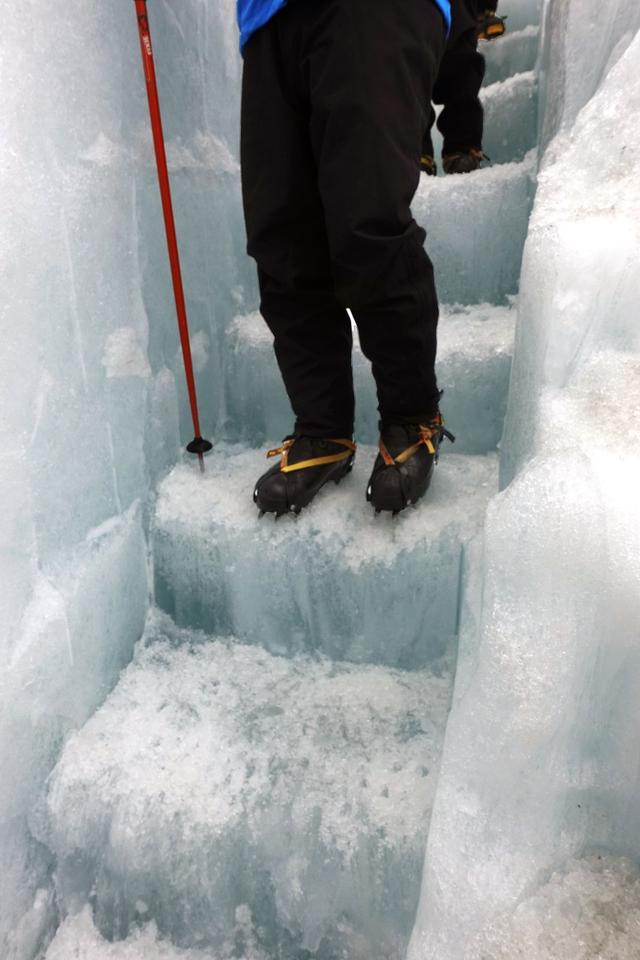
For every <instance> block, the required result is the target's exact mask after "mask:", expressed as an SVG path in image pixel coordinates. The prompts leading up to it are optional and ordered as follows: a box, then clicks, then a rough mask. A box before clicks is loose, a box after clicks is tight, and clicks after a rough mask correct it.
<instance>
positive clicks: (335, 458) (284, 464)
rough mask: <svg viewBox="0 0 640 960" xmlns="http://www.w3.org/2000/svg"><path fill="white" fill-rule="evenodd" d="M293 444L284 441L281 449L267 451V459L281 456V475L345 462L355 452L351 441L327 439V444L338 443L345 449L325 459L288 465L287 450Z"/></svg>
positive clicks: (317, 458)
mask: <svg viewBox="0 0 640 960" xmlns="http://www.w3.org/2000/svg"><path fill="white" fill-rule="evenodd" d="M294 443H295V439H294V440H285V441H284V443H283V444H282V446H281V447H275V449H273V450H268V451H267V457H278V456H282V460H281V461H280V470H281V472H282V473H292V472H293V471H294V470H306V469H307V468H308V467H323V466H325V465H326V464H328V463H339V462H340V460H347V459H348V458H349V457H350V456H351V454H352V453H355V452H356V445H355V443H354V442H353V441H352V440H346V439H340V440H334V439H333V437H331V438H328V440H327V443H338V444H340V446H342V447H346V449H345V450H344V452H343V453H332V454H329V455H328V456H326V457H314V458H313V459H312V460H300V461H299V463H289V450H290V449H291V447H292V446H293V444H294Z"/></svg>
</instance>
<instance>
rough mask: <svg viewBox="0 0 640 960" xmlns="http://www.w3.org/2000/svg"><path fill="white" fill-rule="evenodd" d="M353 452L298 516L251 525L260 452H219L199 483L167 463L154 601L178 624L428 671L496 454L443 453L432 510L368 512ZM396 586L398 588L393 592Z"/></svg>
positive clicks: (366, 467) (451, 620)
mask: <svg viewBox="0 0 640 960" xmlns="http://www.w3.org/2000/svg"><path fill="white" fill-rule="evenodd" d="M374 459H375V452H374V450H372V449H371V448H366V447H361V448H360V450H359V452H358V454H357V457H356V466H355V469H354V471H353V473H352V474H351V476H350V477H349V478H348V480H345V481H344V483H342V484H341V486H340V487H339V488H338V489H337V490H332V491H331V496H330V497H329V496H326V497H325V496H320V497H319V498H318V500H317V502H314V504H313V505H312V506H311V507H309V508H308V509H307V510H305V511H304V512H303V513H302V514H301V515H300V517H299V518H295V519H294V518H293V517H287V518H284V519H282V520H280V521H279V522H278V523H277V524H276V523H274V521H273V519H272V518H270V517H265V518H264V520H263V521H262V522H261V523H259V522H258V520H257V518H256V509H255V507H254V505H253V503H252V500H251V494H252V492H253V484H254V482H255V479H256V477H257V476H259V474H260V472H261V471H263V470H264V469H265V466H264V464H265V460H264V455H263V454H261V452H260V451H253V450H251V451H246V450H243V451H241V452H234V450H233V449H227V450H225V449H224V448H222V447H218V451H217V458H216V459H215V460H213V459H212V460H210V462H209V467H208V470H207V474H206V476H205V477H204V478H201V477H200V476H199V474H198V473H197V470H196V469H194V468H193V467H192V466H190V465H181V466H178V467H176V468H175V469H174V470H173V471H172V472H171V473H170V474H169V476H168V477H167V478H166V479H165V480H164V481H163V483H162V484H161V486H160V489H159V497H158V504H157V509H156V516H155V527H154V535H153V542H154V556H155V570H156V597H157V601H158V603H159V604H160V605H161V606H162V607H163V609H165V610H167V611H168V612H169V613H171V615H172V616H173V617H174V618H175V619H176V621H177V622H178V623H179V624H181V625H185V626H193V627H197V628H199V629H203V630H206V631H208V632H210V633H222V634H226V633H231V634H234V635H235V636H239V637H241V638H242V639H243V640H245V641H247V642H252V643H262V644H264V645H265V646H266V647H267V648H268V649H269V650H271V651H272V652H274V653H280V654H291V653H295V652H298V651H302V650H314V651H319V652H322V653H324V654H326V655H329V656H332V657H334V658H336V659H339V660H343V659H347V660H354V661H366V662H375V663H386V664H390V665H394V666H402V667H417V666H424V665H425V664H426V663H428V662H429V661H431V660H434V659H437V658H438V657H440V656H442V655H443V654H444V653H445V652H446V650H447V649H448V648H449V646H450V644H451V642H453V640H454V638H455V634H456V629H457V619H458V585H459V580H460V569H461V563H462V559H463V553H464V544H465V542H466V541H467V540H468V539H470V538H471V537H472V536H473V533H474V531H475V530H477V529H478V528H479V526H480V525H481V524H482V520H483V517H484V511H485V508H486V503H487V500H488V498H489V497H490V496H491V495H492V494H493V493H494V492H495V489H496V488H495V466H496V464H495V458H494V457H492V456H487V457H467V456H461V455H459V454H449V453H443V456H442V462H441V464H440V466H439V467H438V468H437V470H436V473H435V477H434V480H433V483H432V488H431V495H430V502H431V509H429V510H421V509H417V510H415V511H413V510H411V511H408V512H407V513H406V514H405V515H403V516H401V517H399V518H397V519H396V520H395V521H394V520H392V518H391V517H390V516H380V517H377V518H376V517H375V516H374V515H373V512H372V510H371V507H370V506H369V504H367V503H366V501H365V495H364V493H365V486H366V482H367V478H368V476H369V473H370V471H371V465H372V464H373V461H374ZM400 584H401V585H402V586H401V587H400Z"/></svg>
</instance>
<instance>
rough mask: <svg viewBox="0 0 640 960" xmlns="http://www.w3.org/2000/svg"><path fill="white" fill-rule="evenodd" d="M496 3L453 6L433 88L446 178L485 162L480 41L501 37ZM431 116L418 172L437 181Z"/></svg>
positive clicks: (459, 1) (482, 0) (478, 0)
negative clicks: (440, 105)
mask: <svg viewBox="0 0 640 960" xmlns="http://www.w3.org/2000/svg"><path fill="white" fill-rule="evenodd" d="M497 6H498V5H497V3H495V2H494V3H488V2H487V0H451V31H450V33H449V39H448V41H447V47H446V50H445V53H444V57H443V58H442V63H441V64H440V70H439V71H438V76H437V79H436V82H435V84H434V87H433V94H432V100H433V102H434V103H437V104H442V111H441V113H440V116H439V117H438V130H439V131H440V133H441V134H442V137H443V144H442V166H443V169H444V172H445V173H470V172H471V171H473V170H477V169H478V167H479V166H480V164H481V163H482V161H483V160H486V159H487V158H486V157H485V155H484V153H483V152H482V132H483V111H482V104H481V102H480V97H479V93H480V87H481V86H482V81H483V79H484V67H485V64H484V57H483V56H482V54H481V53H480V52H479V51H478V40H495V39H496V38H497V37H500V36H502V35H503V33H504V31H505V23H504V18H503V17H499V16H497V14H496V9H497ZM430 111H431V116H430V120H429V125H428V128H427V131H426V133H425V135H424V140H423V144H422V155H421V157H420V167H421V169H422V171H423V173H426V174H429V175H430V176H436V174H437V172H438V167H437V164H436V161H435V157H434V150H433V141H432V139H431V128H432V127H433V124H434V122H435V119H436V113H435V110H434V109H433V107H432V106H430Z"/></svg>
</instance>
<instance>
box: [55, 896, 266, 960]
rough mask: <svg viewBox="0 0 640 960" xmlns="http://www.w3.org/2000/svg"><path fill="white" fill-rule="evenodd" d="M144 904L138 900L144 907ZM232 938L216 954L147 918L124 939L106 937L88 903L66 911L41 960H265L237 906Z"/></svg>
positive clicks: (247, 919)
mask: <svg viewBox="0 0 640 960" xmlns="http://www.w3.org/2000/svg"><path fill="white" fill-rule="evenodd" d="M145 906H146V905H145V904H143V903H142V902H141V903H140V908H141V909H142V911H143V915H144V912H145V910H144V908H145ZM235 919H236V923H235V928H234V931H233V939H232V941H230V942H229V943H227V944H224V945H223V947H222V949H220V950H219V951H216V953H215V954H213V953H212V952H211V950H209V949H207V950H199V949H197V948H195V949H188V948H187V949H182V948H180V947H176V946H174V945H173V944H172V943H171V941H169V940H166V939H163V938H162V937H160V936H159V935H158V927H157V924H156V923H155V922H154V921H153V920H150V921H149V922H148V923H146V924H143V925H142V926H139V927H136V929H135V930H133V931H132V933H131V934H130V935H129V936H128V937H127V938H126V939H125V940H116V941H114V942H112V941H110V940H107V939H105V938H104V937H103V936H102V935H101V934H100V932H99V931H98V930H97V929H96V926H95V924H94V921H93V915H92V912H91V907H89V906H88V905H87V906H85V907H83V908H82V909H81V910H79V911H78V912H77V913H75V914H72V915H69V916H68V917H67V918H66V919H65V920H64V921H63V923H62V924H61V925H60V927H59V929H58V931H57V933H56V935H55V937H54V939H53V941H52V943H51V944H50V945H49V948H48V950H47V953H46V955H45V958H44V960H70V958H71V957H73V958H75V960H267V956H266V954H265V953H264V952H263V951H262V950H261V949H260V948H259V947H257V946H256V944H255V936H254V933H253V927H252V924H251V915H250V912H249V911H248V909H247V908H246V907H238V909H237V911H236V918H235Z"/></svg>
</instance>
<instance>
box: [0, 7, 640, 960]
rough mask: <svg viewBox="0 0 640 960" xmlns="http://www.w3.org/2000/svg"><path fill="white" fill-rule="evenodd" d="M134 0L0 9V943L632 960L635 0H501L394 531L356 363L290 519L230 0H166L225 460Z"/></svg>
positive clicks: (120, 953)
mask: <svg viewBox="0 0 640 960" xmlns="http://www.w3.org/2000/svg"><path fill="white" fill-rule="evenodd" d="M131 7H132V4H131V3H130V0H114V2H113V3H110V4H106V5H105V4H97V3H95V2H93V0H91V2H89V3H88V4H87V2H86V0H82V2H81V0H68V2H67V3H65V4H64V5H50V6H49V7H48V8H47V9H46V11H45V10H44V8H43V6H42V4H41V3H40V2H39V0H25V2H23V3H21V4H20V5H15V4H9V3H8V0H6V2H5V0H0V8H1V10H2V20H1V22H2V31H1V34H0V45H1V46H2V51H1V53H2V55H1V56H0V72H1V76H2V80H3V101H2V106H1V107H0V133H1V134H2V136H0V170H1V171H2V199H1V200H0V207H1V208H2V214H3V216H2V223H3V226H4V229H3V231H2V234H3V235H2V240H1V244H2V247H1V249H2V257H0V270H1V277H2V291H3V296H2V303H1V304H0V310H1V311H2V323H3V326H2V329H3V343H2V351H1V352H0V357H1V360H0V362H1V364H2V370H1V371H0V374H1V375H0V411H1V415H0V441H1V444H0V449H1V450H2V453H1V455H0V493H1V496H2V506H3V509H2V511H0V583H1V588H0V616H1V618H2V623H3V628H4V629H3V633H2V636H1V637H0V650H1V652H2V658H3V669H2V673H1V675H0V770H1V772H2V776H1V777H0V957H2V960H44V958H46V960H73V958H83V960H103V958H108V960H134V958H145V960H174V958H176V960H177V958H183V960H276V958H277V960H401V958H404V957H408V960H518V958H520V957H522V958H525V957H526V958H527V960H637V957H638V956H639V955H640V934H639V930H638V923H639V911H640V876H639V873H638V866H637V864H638V862H640V840H639V838H640V803H639V801H638V797H639V796H640V762H639V761H638V751H637V739H638V729H640V705H639V704H640V700H639V699H638V696H637V690H638V685H639V684H640V628H639V626H638V625H639V624H640V501H639V500H638V496H637V491H638V489H640V414H639V411H640V360H639V352H640V340H639V334H638V329H639V328H638V323H637V304H638V302H639V301H640V279H639V271H638V251H639V250H640V227H639V225H640V188H639V186H638V185H639V184H640V79H639V74H638V67H637V65H638V63H639V62H640V5H638V4H629V3H628V0H611V2H610V3H609V4H607V5H606V6H605V7H602V5H601V4H600V3H598V2H596V0H545V2H544V4H543V5H542V7H541V5H540V3H538V0H502V2H501V8H502V9H503V12H505V13H508V15H509V21H508V24H509V32H508V35H507V36H506V37H505V38H504V40H502V41H499V42H497V43H495V44H492V45H489V46H488V47H487V48H486V54H487V59H488V67H487V84H486V87H485V89H484V91H483V94H482V96H483V101H484V105H485V110H486V118H487V140H486V144H485V145H486V148H487V152H488V153H489V155H490V156H492V160H493V164H492V165H491V166H489V167H487V168H485V169H484V170H481V171H478V172H477V173H474V174H471V175H469V176H465V177H443V176H441V177H439V178H437V179H435V180H434V179H432V178H423V180H422V182H421V185H420V188H419V191H418V194H417V196H416V201H415V214H416V217H417V218H418V219H419V220H420V221H421V222H422V223H423V224H424V226H425V227H426V229H427V231H428V238H427V247H428V249H429V251H430V253H431V254H432V257H433V260H434V264H435V267H436V275H437V278H438V287H439V293H440V299H441V301H442V319H441V326H440V352H439V361H438V362H439V377H440V382H441V385H442V386H444V387H445V398H444V411H445V416H446V419H447V422H448V425H449V426H450V427H451V429H452V430H453V432H454V433H455V434H456V435H457V441H456V445H455V447H453V448H448V447H446V446H445V447H444V448H443V451H442V458H441V463H440V465H439V466H438V469H437V473H436V477H435V480H434V484H433V489H432V491H431V492H430V495H429V498H428V499H427V501H426V502H425V503H424V504H422V505H421V506H420V508H419V509H416V510H412V511H410V512H408V513H407V514H406V515H405V516H402V517H401V518H399V519H398V521H397V522H395V523H393V522H391V520H390V518H384V517H379V518H377V519H376V518H374V517H373V516H372V515H371V513H370V511H369V510H368V508H367V505H366V503H365V502H364V487H365V482H366V477H367V475H368V471H369V467H370V464H371V461H372V458H373V456H374V450H373V448H372V447H371V446H370V445H371V444H373V443H375V440H376V428H377V425H376V413H375V403H374V395H373V384H372V379H371V376H370V372H369V369H368V365H367V364H366V362H365V361H364V359H363V357H362V355H361V354H360V352H359V351H358V350H357V349H356V353H355V360H354V363H355V377H356V389H357V401H358V423H357V431H358V433H357V439H358V442H359V450H358V459H357V465H356V468H355V470H354V472H353V474H352V475H351V476H350V477H349V478H348V480H346V481H345V482H344V483H343V484H342V485H341V486H340V487H339V488H337V489H335V490H331V491H327V492H326V493H323V495H322V496H321V497H319V498H318V501H317V502H316V503H315V504H314V505H313V507H312V508H311V509H309V510H308V511H307V512H306V513H305V514H303V516H301V517H300V519H299V520H297V521H295V520H294V519H293V518H284V519H283V520H281V521H279V523H278V524H274V523H273V521H271V522H268V521H267V520H266V519H265V520H263V521H262V522H258V521H257V519H256V516H255V512H254V508H253V505H252V503H251V491H252V486H253V481H254V479H255V477H256V476H257V474H258V472H259V471H260V470H261V469H263V467H264V465H265V461H264V448H265V447H266V446H272V445H275V444H276V443H277V442H278V441H279V440H280V438H281V437H282V436H283V435H284V434H285V433H286V432H288V431H289V429H290V418H289V412H288V408H287V405H286V399H285V398H284V395H283V391H282V387H281V385H280V383H279V380H278V375H277V370H276V366H275V363H274V360H273V355H272V351H271V344H270V338H269V336H268V335H267V334H266V330H265V328H264V326H263V325H262V324H261V321H260V320H259V318H258V316H257V314H256V311H257V292H256V289H255V279H254V274H253V269H252V267H251V264H250V263H249V261H248V260H247V258H246V256H245V254H244V250H243V246H244V242H243V231H242V217H241V206H240V198H239V178H238V161H237V134H238V131H237V117H238V96H239V81H240V60H239V57H238V51H237V36H236V32H235V26H234V22H233V21H234V2H233V0H215V2H212V0H211V2H210V0H182V2H181V3H180V4H173V3H170V2H167V0H160V2H158V3H155V2H154V3H153V4H150V16H151V18H152V28H153V31H154V39H155V47H156V56H157V61H158V68H159V80H160V88H161V91H160V92H161V97H162V103H163V109H164V119H165V133H166V136H167V140H168V155H169V161H170V165H171V174H172V183H173V188H174V199H175V207H176V215H177V219H178V230H179V234H180V240H181V249H182V253H183V267H184V274H185V286H186V290H187V297H188V309H189V317H190V323H191V331H192V344H193V352H194V363H195V366H196V370H197V373H198V377H199V385H200V394H201V404H202V412H203V421H204V423H206V425H207V432H208V433H210V434H211V435H212V436H213V437H215V439H216V440H217V445H216V449H215V451H214V454H213V455H212V456H211V457H210V458H209V459H208V462H207V471H206V474H205V476H204V477H201V476H200V474H199V473H198V471H197V468H196V467H194V464H193V463H192V462H188V461H186V460H184V459H182V458H181V455H180V452H179V447H180V443H181V441H182V440H183V439H184V438H185V437H186V436H187V434H188V414H187V408H186V403H185V391H184V389H183V380H182V373H181V369H180V358H179V350H178V343H177V338H176V331H175V321H174V317H173V310H172V308H171V302H172V301H171V292H170V284H169V275H168V270H167V266H166V255H165V251H164V239H163V234H162V226H161V221H160V213H159V203H158V195H157V186H156V181H155V172H154V168H153V162H152V156H151V150H150V143H149V135H148V120H147V113H146V104H145V101H144V88H143V84H142V81H141V75H140V63H139V51H138V49H137V38H136V34H135V23H134V19H133V11H132V9H131ZM514 329H515V340H514ZM512 358H513V364H512ZM498 467H499V474H500V481H499V479H498ZM499 486H501V488H502V489H501V492H499ZM412 929H413V932H412Z"/></svg>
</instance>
